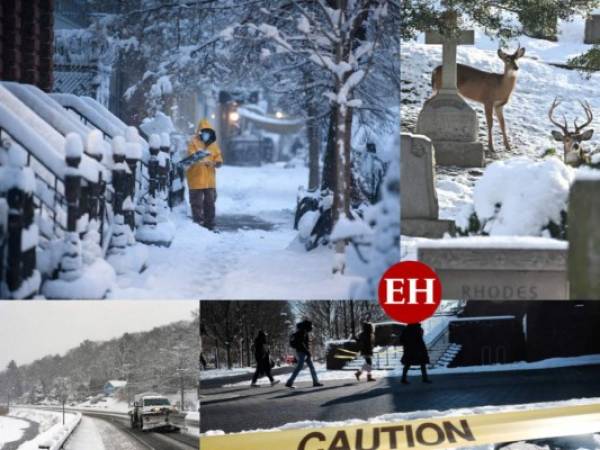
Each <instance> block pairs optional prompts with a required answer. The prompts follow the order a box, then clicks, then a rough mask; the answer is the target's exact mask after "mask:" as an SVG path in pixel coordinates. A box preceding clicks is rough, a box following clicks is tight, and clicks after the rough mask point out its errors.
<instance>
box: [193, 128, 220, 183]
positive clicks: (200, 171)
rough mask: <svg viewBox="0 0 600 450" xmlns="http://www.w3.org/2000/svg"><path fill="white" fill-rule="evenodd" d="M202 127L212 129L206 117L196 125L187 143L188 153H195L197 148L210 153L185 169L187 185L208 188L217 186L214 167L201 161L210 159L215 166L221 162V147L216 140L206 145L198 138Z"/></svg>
mask: <svg viewBox="0 0 600 450" xmlns="http://www.w3.org/2000/svg"><path fill="white" fill-rule="evenodd" d="M203 128H210V129H213V127H212V126H211V124H210V122H209V121H208V120H207V119H202V120H201V121H200V122H199V123H198V126H197V127H196V133H195V134H194V137H193V138H192V140H191V141H190V143H189V145H188V155H191V154H193V153H196V152H197V151H198V150H208V151H209V152H210V153H211V155H210V156H209V157H207V158H204V159H202V160H200V161H198V162H197V163H196V164H194V165H193V166H192V167H190V168H189V169H188V171H187V181H188V187H189V188H190V189H210V188H213V189H214V188H216V187H217V180H216V170H215V167H210V166H207V165H205V164H203V162H206V161H212V162H213V163H215V165H216V167H219V166H221V164H223V157H222V156H221V149H220V148H219V146H218V145H217V143H216V142H213V143H212V144H210V145H209V146H208V147H207V146H206V145H205V144H204V143H203V142H202V141H201V140H200V138H199V137H198V133H200V130H201V129H203Z"/></svg>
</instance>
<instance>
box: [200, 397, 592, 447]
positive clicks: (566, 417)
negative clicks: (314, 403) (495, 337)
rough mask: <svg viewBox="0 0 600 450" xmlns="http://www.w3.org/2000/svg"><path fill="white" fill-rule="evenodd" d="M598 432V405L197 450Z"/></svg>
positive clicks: (224, 443)
mask: <svg viewBox="0 0 600 450" xmlns="http://www.w3.org/2000/svg"><path fill="white" fill-rule="evenodd" d="M595 432H600V404H591V405H576V406H563V407H553V408H541V409H531V410H527V411H512V412H498V413H489V414H477V415H471V416H457V417H436V418H430V419H420V420H409V421H402V422H389V423H380V424H376V423H368V424H362V425H348V426H341V427H324V428H311V429H294V430H284V431H273V432H249V433H237V434H227V435H214V436H204V435H203V436H201V437H200V449H201V450H405V449H424V448H427V449H441V448H449V447H450V448H460V447H471V446H477V445H484V444H495V443H506V442H514V441H523V440H531V439H540V438H550V437H561V436H576V435H582V434H589V433H595Z"/></svg>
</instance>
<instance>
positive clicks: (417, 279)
mask: <svg viewBox="0 0 600 450" xmlns="http://www.w3.org/2000/svg"><path fill="white" fill-rule="evenodd" d="M441 300H442V283H440V279H439V278H438V276H437V274H436V273H435V272H434V271H433V269H431V267H429V266H428V265H427V264H423V263H422V262H419V261H403V262H401V263H398V264H394V265H393V266H392V267H390V268H389V269H388V270H387V271H386V272H385V273H384V274H383V276H382V277H381V280H379V304H380V305H381V307H382V308H383V310H384V311H385V312H386V314H387V315H388V316H390V317H391V318H392V319H394V320H396V321H398V322H402V323H406V324H409V323H418V322H422V321H423V320H425V319H428V318H429V317H431V316H432V315H433V313H434V312H435V311H436V309H438V306H440V301H441Z"/></svg>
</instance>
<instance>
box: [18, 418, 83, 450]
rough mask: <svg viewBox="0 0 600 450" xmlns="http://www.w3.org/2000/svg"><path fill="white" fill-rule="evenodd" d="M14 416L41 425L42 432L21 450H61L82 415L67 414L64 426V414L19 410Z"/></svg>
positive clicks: (21, 447) (20, 449) (23, 445)
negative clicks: (40, 449)
mask: <svg viewBox="0 0 600 450" xmlns="http://www.w3.org/2000/svg"><path fill="white" fill-rule="evenodd" d="M13 415H15V416H17V417H22V418H24V419H29V420H32V421H34V422H37V423H39V424H40V430H41V431H42V432H41V433H40V434H38V435H37V436H36V437H35V438H34V439H32V440H31V441H27V442H25V443H24V444H22V445H21V446H20V447H19V450H39V448H40V446H42V448H48V449H49V450H60V449H61V448H62V445H63V444H64V443H65V442H66V440H67V438H68V437H69V436H70V435H71V433H73V431H74V430H75V428H76V427H77V425H79V422H80V421H81V414H80V413H67V414H65V424H64V425H63V424H62V414H61V413H58V412H53V411H39V410H35V411H34V410H28V409H23V410H17V411H16V412H14V413H13Z"/></svg>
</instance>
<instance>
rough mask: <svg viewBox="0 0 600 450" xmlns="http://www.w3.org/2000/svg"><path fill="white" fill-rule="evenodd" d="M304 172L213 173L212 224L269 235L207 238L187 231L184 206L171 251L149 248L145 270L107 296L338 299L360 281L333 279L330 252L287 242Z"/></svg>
mask: <svg viewBox="0 0 600 450" xmlns="http://www.w3.org/2000/svg"><path fill="white" fill-rule="evenodd" d="M306 182H307V169H306V168H305V167H294V168H284V167H283V165H281V164H270V165H265V166H262V167H231V166H224V167H222V168H221V169H219V171H218V173H217V184H218V189H217V192H218V197H217V223H218V222H219V217H221V219H225V218H227V216H232V217H235V216H240V215H243V216H253V217H256V218H257V219H260V220H261V221H263V222H268V223H270V224H272V225H273V228H272V229H271V230H264V229H260V228H258V229H249V228H250V227H242V228H241V229H237V230H236V229H232V228H231V227H227V229H226V230H225V231H221V232H219V233H212V232H210V231H208V230H206V229H204V228H201V227H199V226H198V225H196V224H194V223H193V222H192V220H191V219H190V218H189V217H188V211H187V205H186V206H185V207H181V208H180V209H179V210H178V211H175V212H174V214H173V220H174V223H175V226H176V233H175V239H174V240H173V243H172V244H171V246H170V247H168V248H164V247H150V249H149V250H150V252H149V253H150V255H149V259H148V268H147V269H146V270H145V271H144V272H142V273H141V274H128V275H124V276H121V277H119V279H118V287H116V288H115V289H113V290H112V292H111V293H110V297H111V298H118V299H149V298H161V299H175V298H188V299H189V298H202V299H232V298H235V299H265V298H286V299H293V298H302V299H323V298H327V299H344V298H347V297H348V292H349V290H350V287H351V285H352V284H353V283H355V282H358V281H360V280H361V277H359V276H356V275H354V276H353V275H352V274H351V273H349V274H347V275H343V276H341V275H333V274H332V272H331V268H332V264H333V250H331V249H329V248H324V247H323V248H319V249H316V250H313V251H311V252H306V251H305V250H304V248H303V246H302V245H301V244H300V243H297V242H294V239H295V237H296V235H297V232H296V231H295V230H294V229H293V216H294V207H295V205H296V195H297V190H298V187H299V186H301V185H304V186H306Z"/></svg>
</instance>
